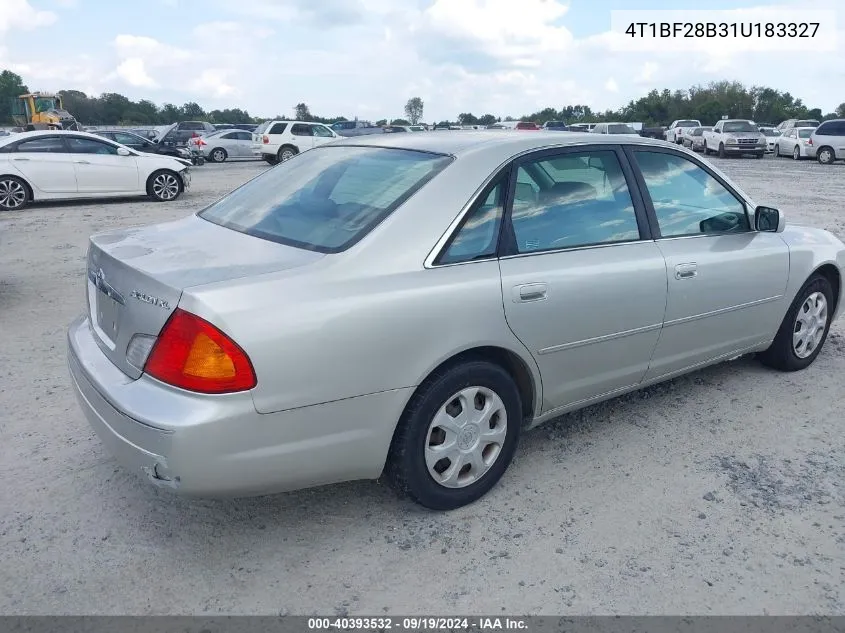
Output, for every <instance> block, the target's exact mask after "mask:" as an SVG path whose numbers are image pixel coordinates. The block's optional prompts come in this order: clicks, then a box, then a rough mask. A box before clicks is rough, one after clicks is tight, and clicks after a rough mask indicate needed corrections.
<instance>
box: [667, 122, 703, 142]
mask: <svg viewBox="0 0 845 633" xmlns="http://www.w3.org/2000/svg"><path fill="white" fill-rule="evenodd" d="M696 127H701V121H699V120H698V119H678V120H677V121H672V125H670V126H669V127H668V128H667V129H666V132H665V133H664V138H665V139H666V140H667V141H669V142H670V143H677V144H678V145H680V144H681V143H683V142H684V128H696Z"/></svg>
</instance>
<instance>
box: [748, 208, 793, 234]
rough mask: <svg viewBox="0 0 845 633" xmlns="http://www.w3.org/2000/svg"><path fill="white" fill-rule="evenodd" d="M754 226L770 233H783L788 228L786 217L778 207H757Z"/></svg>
mask: <svg viewBox="0 0 845 633" xmlns="http://www.w3.org/2000/svg"><path fill="white" fill-rule="evenodd" d="M754 228H755V229H757V230H758V231H766V232H769V233H783V230H784V229H785V228H786V219H785V218H784V217H783V214H782V213H781V212H780V211H778V210H777V209H773V208H772V207H757V208H756V209H754Z"/></svg>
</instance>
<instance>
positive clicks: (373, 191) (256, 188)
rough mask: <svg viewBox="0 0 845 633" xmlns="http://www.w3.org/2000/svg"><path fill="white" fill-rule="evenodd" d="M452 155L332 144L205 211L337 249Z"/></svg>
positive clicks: (252, 229)
mask: <svg viewBox="0 0 845 633" xmlns="http://www.w3.org/2000/svg"><path fill="white" fill-rule="evenodd" d="M451 161H452V158H451V157H449V156H445V155H442V154H432V153H426V152H418V151H410V150H399V149H387V148H377V147H334V146H332V145H331V144H326V145H324V146H322V147H318V148H316V149H313V150H310V151H307V152H303V153H302V154H300V155H299V156H297V157H296V158H295V159H294V160H290V161H285V162H284V163H282V164H280V165H279V166H277V167H275V168H273V169H270V170H268V171H266V172H264V173H263V174H261V175H260V176H258V177H257V178H255V179H253V180H251V181H250V182H248V183H247V184H246V185H244V186H242V187H240V188H239V189H236V190H235V191H233V192H232V193H230V194H229V195H227V196H225V197H224V198H221V199H220V200H219V201H218V202H216V203H214V204H213V205H211V206H210V207H208V208H207V209H205V210H204V211H202V212H200V214H199V216H200V217H201V218H204V219H206V220H208V221H209V222H213V223H215V224H219V225H221V226H224V227H227V228H230V229H232V230H235V231H238V232H241V233H246V234H248V235H252V236H255V237H259V238H262V239H266V240H270V241H273V242H279V243H282V244H288V245H291V246H295V247H298V248H303V249H307V250H312V251H317V252H321V253H338V252H340V251H343V250H346V249H347V248H349V247H350V246H352V245H353V244H354V243H355V242H357V241H358V240H360V239H362V238H363V237H364V236H365V235H367V234H368V233H369V232H370V231H371V230H373V228H375V227H376V226H377V225H378V224H379V223H380V222H381V221H382V220H383V219H384V218H386V217H387V216H388V215H390V214H391V213H393V211H395V210H396V209H397V208H398V207H399V206H400V205H402V203H403V202H405V200H407V199H408V198H409V197H410V196H412V195H413V194H414V193H415V192H416V191H417V190H418V189H420V187H422V186H424V185H425V184H426V183H427V182H428V181H430V180H431V179H432V178H434V177H435V176H436V175H437V174H438V173H440V171H441V170H443V169H444V168H445V167H446V166H447V165H448V164H449V163H450V162H451Z"/></svg>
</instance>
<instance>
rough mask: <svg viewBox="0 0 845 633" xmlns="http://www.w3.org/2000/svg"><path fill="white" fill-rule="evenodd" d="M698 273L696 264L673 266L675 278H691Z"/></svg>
mask: <svg viewBox="0 0 845 633" xmlns="http://www.w3.org/2000/svg"><path fill="white" fill-rule="evenodd" d="M696 275H698V264H678V265H677V266H675V279H692V278H693V277H695V276H696Z"/></svg>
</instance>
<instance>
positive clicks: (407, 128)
mask: <svg viewBox="0 0 845 633" xmlns="http://www.w3.org/2000/svg"><path fill="white" fill-rule="evenodd" d="M384 131H385V132H425V128H424V127H423V126H421V125H386V126H385V127H384Z"/></svg>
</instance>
